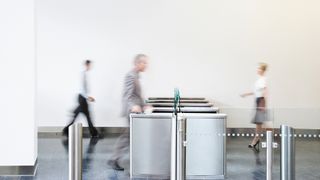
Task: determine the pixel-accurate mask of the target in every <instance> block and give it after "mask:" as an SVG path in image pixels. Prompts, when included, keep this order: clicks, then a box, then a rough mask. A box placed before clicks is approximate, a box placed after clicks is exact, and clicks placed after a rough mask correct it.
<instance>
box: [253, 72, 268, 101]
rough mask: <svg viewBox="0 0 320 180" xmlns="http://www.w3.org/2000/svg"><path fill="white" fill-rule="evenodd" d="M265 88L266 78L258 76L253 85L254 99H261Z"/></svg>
mask: <svg viewBox="0 0 320 180" xmlns="http://www.w3.org/2000/svg"><path fill="white" fill-rule="evenodd" d="M266 87H267V78H266V77H265V76H259V77H258V79H257V80H256V83H255V85H254V91H253V92H254V95H255V97H256V98H259V97H263V92H264V89H265V88H266Z"/></svg>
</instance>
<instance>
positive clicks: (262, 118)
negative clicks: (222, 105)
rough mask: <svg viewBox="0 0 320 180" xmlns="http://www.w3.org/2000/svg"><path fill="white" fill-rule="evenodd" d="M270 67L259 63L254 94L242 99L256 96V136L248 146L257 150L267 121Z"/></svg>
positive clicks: (245, 94)
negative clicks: (267, 75) (267, 74)
mask: <svg viewBox="0 0 320 180" xmlns="http://www.w3.org/2000/svg"><path fill="white" fill-rule="evenodd" d="M267 68H268V65H267V64H266V63H259V65H258V68H257V74H258V78H257V80H256V82H255V84H254V90H253V92H248V93H244V94H242V95H241V97H247V96H251V95H254V96H255V106H256V108H255V111H256V112H255V115H254V117H253V119H252V121H251V122H252V123H253V124H256V135H255V137H254V138H253V140H252V142H251V143H250V144H249V145H248V147H249V148H256V146H258V148H259V143H260V137H259V136H260V133H261V132H262V125H263V124H264V123H265V122H266V121H267V109H266V104H267V95H268V89H267V78H266V76H265V74H266V71H267Z"/></svg>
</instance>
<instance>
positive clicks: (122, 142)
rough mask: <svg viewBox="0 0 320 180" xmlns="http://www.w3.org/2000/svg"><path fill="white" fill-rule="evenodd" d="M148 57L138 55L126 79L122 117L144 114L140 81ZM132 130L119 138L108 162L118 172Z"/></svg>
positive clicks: (127, 130) (127, 129)
mask: <svg viewBox="0 0 320 180" xmlns="http://www.w3.org/2000/svg"><path fill="white" fill-rule="evenodd" d="M147 64H148V56H146V55H144V54H138V55H136V57H135V58H134V69H133V70H131V71H130V72H129V73H128V74H127V75H126V77H125V82H124V90H123V96H122V116H123V117H125V118H127V119H128V122H129V118H130V113H142V112H143V110H144V109H146V108H148V107H147V106H145V101H144V99H143V97H142V93H141V86H140V81H139V73H140V72H144V71H145V69H146V68H147ZM129 132H130V129H129V128H126V129H125V130H124V132H123V133H122V135H121V136H120V137H119V138H118V140H117V142H116V144H115V149H114V152H113V155H112V156H111V158H110V159H109V161H108V164H109V165H110V166H111V167H112V168H113V169H114V170H118V171H123V170H124V168H123V167H122V166H123V165H122V164H121V163H119V161H120V159H121V158H123V157H124V155H125V154H127V153H128V152H129V145H130V133H129Z"/></svg>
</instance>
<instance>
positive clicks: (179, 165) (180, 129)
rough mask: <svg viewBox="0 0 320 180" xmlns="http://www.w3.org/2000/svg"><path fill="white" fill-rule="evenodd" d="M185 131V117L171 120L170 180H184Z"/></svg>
mask: <svg viewBox="0 0 320 180" xmlns="http://www.w3.org/2000/svg"><path fill="white" fill-rule="evenodd" d="M186 131H187V119H186V118H185V117H180V116H179V115H178V117H175V116H174V117H173V118H172V139H171V175H170V176H171V178H170V179H172V180H185V179H186V137H187V136H186Z"/></svg>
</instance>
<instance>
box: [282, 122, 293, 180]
mask: <svg viewBox="0 0 320 180" xmlns="http://www.w3.org/2000/svg"><path fill="white" fill-rule="evenodd" d="M294 148H295V143H294V130H293V128H291V127H289V126H286V125H281V180H295V152H294Z"/></svg>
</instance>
